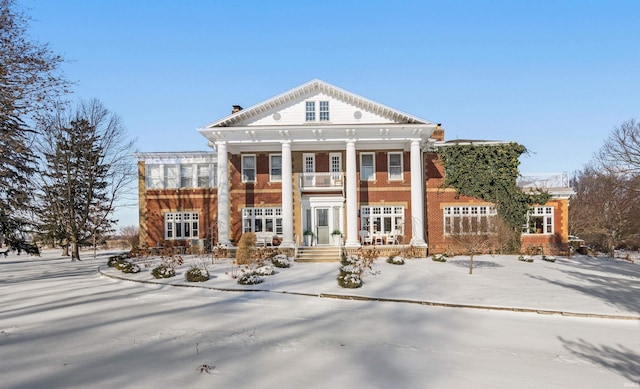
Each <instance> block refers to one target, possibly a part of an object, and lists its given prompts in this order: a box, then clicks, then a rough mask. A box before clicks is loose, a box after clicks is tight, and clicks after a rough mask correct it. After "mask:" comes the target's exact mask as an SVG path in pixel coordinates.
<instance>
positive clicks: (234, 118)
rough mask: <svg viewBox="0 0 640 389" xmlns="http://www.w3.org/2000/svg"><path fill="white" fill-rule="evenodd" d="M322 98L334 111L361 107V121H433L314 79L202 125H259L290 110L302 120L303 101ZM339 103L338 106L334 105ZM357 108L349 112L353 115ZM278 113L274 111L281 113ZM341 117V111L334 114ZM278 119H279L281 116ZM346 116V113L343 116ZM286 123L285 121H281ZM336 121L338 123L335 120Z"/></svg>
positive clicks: (343, 118) (400, 122)
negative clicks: (338, 113)
mask: <svg viewBox="0 0 640 389" xmlns="http://www.w3.org/2000/svg"><path fill="white" fill-rule="evenodd" d="M314 98H319V99H323V100H328V101H330V104H332V111H334V112H342V113H343V114H344V112H346V111H347V109H346V108H347V107H352V108H354V110H352V111H355V110H360V113H359V114H358V115H361V116H362V115H364V117H361V118H358V119H359V120H358V121H360V122H365V123H397V124H404V123H409V124H433V123H431V122H429V121H427V120H424V119H421V118H418V117H416V116H413V115H409V114H406V113H404V112H402V111H398V110H396V109H393V108H390V107H388V106H386V105H383V104H380V103H377V102H375V101H373V100H370V99H366V98H364V97H362V96H359V95H357V94H355V93H351V92H349V91H346V90H344V89H341V88H338V87H336V86H334V85H331V84H329V83H326V82H324V81H321V80H318V79H314V80H311V81H309V82H307V83H305V84H302V85H300V86H298V87H296V88H293V89H291V90H289V91H286V92H284V93H282V94H279V95H277V96H275V97H272V98H270V99H268V100H266V101H263V102H261V103H258V104H256V105H253V106H251V107H249V108H246V109H243V110H241V111H239V112H236V113H233V114H231V115H229V116H227V117H224V118H222V119H220V120H218V121H215V122H213V123H210V124H207V125H205V126H203V127H202V129H207V128H215V127H245V126H254V125H255V126H259V125H271V124H275V123H273V120H274V119H272V118H273V117H274V115H275V114H278V115H280V116H283V115H284V116H286V117H291V116H293V115H287V113H289V112H288V111H296V112H297V114H296V115H295V116H296V117H297V118H298V119H299V120H303V119H302V117H303V116H302V115H301V113H302V112H301V111H300V110H303V109H304V108H302V105H303V104H304V102H305V101H306V100H308V99H314ZM335 105H338V107H335ZM353 113H354V112H351V111H350V112H349V114H351V115H353ZM278 115H275V116H276V117H278ZM333 117H334V118H337V119H338V120H340V117H339V116H338V115H335V116H333ZM278 120H279V119H278ZM342 120H343V121H344V120H345V116H343V117H342ZM285 122H286V124H294V125H295V124H301V123H295V122H291V121H285ZM282 124H285V123H282ZM333 124H344V123H337V122H336V121H335V120H334V121H333Z"/></svg>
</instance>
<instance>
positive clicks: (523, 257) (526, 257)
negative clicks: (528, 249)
mask: <svg viewBox="0 0 640 389" xmlns="http://www.w3.org/2000/svg"><path fill="white" fill-rule="evenodd" d="M518 261H523V262H533V257H532V256H530V255H520V256H519V257H518Z"/></svg>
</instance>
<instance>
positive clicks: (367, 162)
mask: <svg viewBox="0 0 640 389" xmlns="http://www.w3.org/2000/svg"><path fill="white" fill-rule="evenodd" d="M374 156H375V154H374V153H361V154H360V180H362V181H366V180H375V178H376V169H375V163H374Z"/></svg>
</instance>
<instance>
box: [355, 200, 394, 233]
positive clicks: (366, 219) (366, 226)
mask: <svg viewBox="0 0 640 389" xmlns="http://www.w3.org/2000/svg"><path fill="white" fill-rule="evenodd" d="M360 227H361V228H360V229H361V230H366V231H369V232H370V233H372V234H390V233H392V232H394V231H398V232H400V234H402V233H403V230H404V207H395V206H384V207H361V208H360Z"/></svg>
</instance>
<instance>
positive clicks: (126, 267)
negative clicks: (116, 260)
mask: <svg viewBox="0 0 640 389" xmlns="http://www.w3.org/2000/svg"><path fill="white" fill-rule="evenodd" d="M120 270H122V272H123V273H130V274H133V273H140V266H138V265H136V264H135V263H131V262H125V263H124V264H122V265H120Z"/></svg>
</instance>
